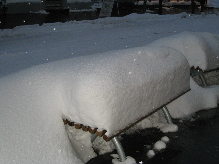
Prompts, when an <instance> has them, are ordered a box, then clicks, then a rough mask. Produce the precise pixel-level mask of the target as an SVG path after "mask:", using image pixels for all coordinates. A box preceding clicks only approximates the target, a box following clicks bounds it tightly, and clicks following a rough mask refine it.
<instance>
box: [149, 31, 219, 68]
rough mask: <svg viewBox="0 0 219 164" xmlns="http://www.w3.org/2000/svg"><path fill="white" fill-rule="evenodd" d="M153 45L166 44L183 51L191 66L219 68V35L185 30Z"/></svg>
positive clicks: (152, 44)
mask: <svg viewBox="0 0 219 164" xmlns="http://www.w3.org/2000/svg"><path fill="white" fill-rule="evenodd" d="M150 45H151V46H165V47H171V48H173V49H176V50H178V51H179V52H181V53H182V54H183V55H184V56H185V57H186V58H187V60H188V62H189V65H190V67H194V68H201V69H202V70H203V71H209V70H212V69H216V68H219V35H215V34H211V33H207V32H205V33H203V32H202V33H200V32H183V33H180V34H177V35H173V36H170V37H166V38H162V39H159V40H157V41H155V42H153V43H151V44H150Z"/></svg>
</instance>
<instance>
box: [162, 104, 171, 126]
mask: <svg viewBox="0 0 219 164" xmlns="http://www.w3.org/2000/svg"><path fill="white" fill-rule="evenodd" d="M162 111H163V113H164V115H165V117H166V119H167V123H168V124H172V123H173V120H172V117H171V115H170V113H169V111H168V109H167V107H166V106H164V107H163V108H162Z"/></svg>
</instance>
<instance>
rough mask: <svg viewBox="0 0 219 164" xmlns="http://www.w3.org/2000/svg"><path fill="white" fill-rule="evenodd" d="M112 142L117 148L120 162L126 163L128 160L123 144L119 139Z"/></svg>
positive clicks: (113, 139)
mask: <svg viewBox="0 0 219 164" xmlns="http://www.w3.org/2000/svg"><path fill="white" fill-rule="evenodd" d="M112 142H113V144H114V146H115V147H116V150H117V153H118V155H119V159H120V162H124V161H125V160H126V156H125V152H124V150H123V147H122V144H121V143H120V141H119V139H118V137H113V138H112Z"/></svg>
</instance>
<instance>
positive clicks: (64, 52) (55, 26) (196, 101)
mask: <svg viewBox="0 0 219 164" xmlns="http://www.w3.org/2000/svg"><path fill="white" fill-rule="evenodd" d="M218 26H219V21H218V15H216V14H212V15H211V14H208V15H203V14H202V15H190V14H186V13H183V14H178V15H165V16H163V15H162V16H161V15H155V14H153V15H152V14H141V15H138V14H131V15H128V16H126V17H122V18H106V19H97V20H93V21H80V22H77V21H71V22H67V23H52V24H43V25H42V26H39V25H33V26H19V27H16V28H14V29H10V30H9V29H8V30H1V32H0V77H1V78H0V90H1V91H0V93H1V94H0V130H1V133H0V147H1V149H0V159H1V161H0V162H2V163H13V162H14V163H22V164H23V163H73V164H80V163H83V162H82V161H81V160H80V158H81V154H78V152H80V148H81V147H82V146H83V148H87V150H89V152H87V151H86V152H85V151H83V152H85V153H86V155H88V156H89V155H92V152H93V150H92V149H90V148H89V143H88V142H85V143H86V146H84V145H83V144H82V143H83V142H84V141H88V140H89V134H83V135H81V133H80V132H78V131H77V132H76V131H75V132H73V131H72V130H71V129H68V128H67V129H65V126H64V125H63V123H62V109H63V104H64V103H61V102H62V99H61V98H60V97H62V94H63V95H65V91H64V90H62V87H63V88H65V87H66V90H68V88H69V86H70V87H74V85H75V83H70V84H67V82H66V81H65V80H67V74H68V70H66V79H63V78H61V77H60V74H59V73H60V72H59V71H61V70H59V71H58V70H55V69H54V68H57V67H58V68H60V67H62V66H61V65H62V64H61V63H59V62H57V63H50V66H51V67H49V68H46V66H45V65H44V66H42V65H41V66H36V65H39V64H43V63H48V62H53V61H58V60H61V59H69V58H72V57H75V56H82V55H83V56H85V55H91V54H96V53H100V52H106V51H109V50H119V49H127V48H133V47H139V46H145V45H146V44H148V43H151V42H153V41H155V40H157V39H160V38H163V37H167V36H171V35H173V34H178V33H181V32H183V31H193V32H195V31H199V32H211V33H213V34H219V28H218ZM12 47H13V48H12ZM69 63H71V61H69ZM63 64H64V62H63ZM33 66H36V67H33ZM59 66H60V67H59ZM30 67H32V68H30ZM43 67H44V68H45V69H43ZM64 67H65V66H64ZM66 67H67V66H66ZM66 67H65V68H66ZM27 68H30V69H29V70H26V69H27ZM69 68H72V67H71V66H70V67H69ZM21 70H23V71H22V72H19V71H21ZM63 70H64V68H63ZM69 71H70V69H69ZM48 72H49V73H51V74H50V75H48ZM13 73H14V74H13ZM73 74H74V72H73ZM71 76H73V75H71ZM22 77H23V78H22ZM63 77H64V76H63ZM69 78H71V77H69ZM217 79H218V78H217ZM214 83H216V82H214ZM3 84H4V85H3ZM44 84H47V85H44ZM57 84H63V85H59V87H58V85H57ZM64 84H66V85H64ZM60 86H62V87H60ZM195 86H196V85H195ZM198 88H199V87H198ZM212 88H214V89H212ZM217 88H218V87H217V86H212V87H211V88H204V90H202V88H201V89H200V90H201V92H199V91H198V92H197V91H193V89H192V91H190V92H192V94H191V95H187V94H185V96H186V95H187V96H188V97H187V98H183V99H184V100H185V99H187V100H186V101H183V102H184V103H183V102H179V105H177V102H176V103H175V106H173V108H172V110H171V114H173V115H174V113H173V112H174V111H175V115H176V116H178V117H182V116H184V115H186V114H189V113H193V112H195V111H197V110H201V109H205V107H206V103H204V102H207V105H208V108H210V107H213V106H215V98H214V97H215V95H214V96H213V101H210V97H211V95H212V93H211V92H215V91H216V90H217ZM209 90H211V92H209ZM60 91H63V92H60ZM68 91H69V92H71V90H68ZM72 92H73V91H72ZM190 92H188V93H190ZM18 93H19V94H18ZM60 93H61V94H60ZM200 94H204V96H201V99H200ZM209 95H210V96H209ZM204 97H205V98H204ZM206 99H209V100H208V101H206ZM188 102H191V103H188ZM210 103H212V104H210ZM181 106H182V107H181ZM183 106H184V107H185V108H183ZM178 107H179V108H178ZM169 108H170V107H169ZM159 113H160V112H158V113H155V114H153V115H152V116H151V117H149V118H147V119H144V120H143V121H144V123H145V124H144V126H142V128H146V127H154V126H156V125H157V121H159V120H160V118H161V116H162V115H160V114H159ZM139 124H140V123H139ZM141 125H143V123H142V124H141ZM66 131H67V132H73V133H77V134H75V135H74V136H76V138H77V139H78V140H77V141H78V142H81V140H83V142H82V143H77V144H79V146H78V145H77V144H76V145H74V143H73V142H72V140H71V136H70V135H72V134H70V135H69V136H70V137H69V138H68V136H67V132H66ZM68 134H69V133H68ZM79 134H80V135H79ZM74 136H73V137H74ZM80 136H83V139H82V138H80ZM73 137H72V138H73ZM69 139H70V140H71V142H70V141H69ZM97 141H98V140H97ZM95 142H96V141H95ZM80 144H81V145H80ZM72 145H73V146H72ZM97 145H98V143H97ZM101 145H102V144H100V146H101ZM108 146H109V147H111V145H108ZM109 149H110V148H108V149H107V151H108V150H109ZM101 151H102V152H101V153H104V151H105V150H101Z"/></svg>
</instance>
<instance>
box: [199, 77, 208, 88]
mask: <svg viewBox="0 0 219 164" xmlns="http://www.w3.org/2000/svg"><path fill="white" fill-rule="evenodd" d="M199 77H200V79H201V81H202V84H203V85H204V86H205V87H206V86H207V83H206V80H205V77H204V75H203V74H199Z"/></svg>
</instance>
